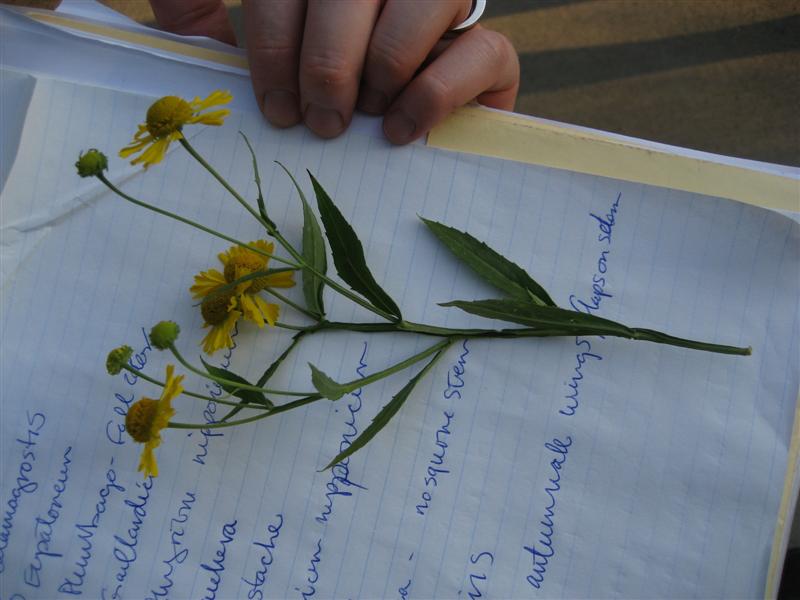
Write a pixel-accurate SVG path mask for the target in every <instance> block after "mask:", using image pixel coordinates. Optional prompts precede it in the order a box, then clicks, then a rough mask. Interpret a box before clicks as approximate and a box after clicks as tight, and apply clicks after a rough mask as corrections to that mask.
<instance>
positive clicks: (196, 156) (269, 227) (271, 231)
mask: <svg viewBox="0 0 800 600" xmlns="http://www.w3.org/2000/svg"><path fill="white" fill-rule="evenodd" d="M179 141H180V143H181V145H182V146H183V147H184V148H186V151H187V152H189V154H191V155H192V156H193V157H194V159H195V160H196V161H197V162H199V163H200V164H201V165H202V166H203V167H204V168H205V169H206V170H207V171H208V172H209V173H211V175H212V176H213V177H214V178H215V179H216V180H217V181H219V183H220V184H221V185H222V187H224V188H225V189H226V190H227V191H228V192H229V193H230V194H231V195H232V196H233V197H234V198H235V199H236V200H237V201H238V202H239V203H240V204H241V205H242V206H244V207H245V209H247V211H248V212H249V213H250V214H251V215H253V217H255V219H256V220H257V221H258V222H259V223H260V224H261V225H262V226H263V227H264V228H265V229H266V230H267V232H268V233H269V234H270V235H272V236H273V237H274V238H275V239H276V240H278V243H279V244H280V245H281V246H283V247H284V249H285V250H286V251H287V252H288V253H289V254H291V256H292V258H294V259H295V260H296V261H297V262H298V263H300V264H301V265H302V267H303V268H304V269H308V271H309V272H311V273H313V274H314V275H316V276H317V277H319V278H321V279H322V280H323V281H325V283H327V284H328V285H329V286H330V287H331V288H332V289H334V290H335V291H337V292H338V293H340V294H342V295H343V296H345V297H347V298H349V299H350V300H352V301H353V302H355V303H356V304H359V305H361V306H363V307H364V308H366V309H367V310H369V311H372V312H374V313H375V314H376V315H378V316H380V317H383V318H384V319H386V320H387V321H393V320H394V319H393V318H392V316H391V315H390V314H388V313H386V312H384V311H382V310H381V309H379V308H377V307H376V306H373V305H372V304H371V303H370V302H367V301H366V300H364V299H363V298H361V297H360V296H358V295H356V294H354V293H353V292H351V291H350V290H348V289H347V288H345V287H342V286H341V285H339V284H338V283H337V282H335V281H334V280H332V279H330V278H329V277H328V276H327V275H325V274H324V273H320V272H319V271H317V270H316V269H314V268H313V267H312V266H311V265H309V264H308V263H307V262H306V260H305V259H304V258H303V255H302V254H301V253H300V252H298V251H297V250H296V249H295V247H294V246H292V245H291V244H290V243H289V242H288V241H287V240H286V238H285V237H283V235H281V233H280V232H279V231H278V230H277V229H276V228H275V227H274V226H272V224H271V223H268V222H267V221H265V220H264V219H263V218H262V217H261V215H260V214H259V213H258V212H257V211H256V210H255V209H254V208H253V207H252V206H250V204H249V203H248V202H247V200H245V199H244V198H242V196H241V195H240V194H239V192H237V191H236V190H235V189H233V186H231V184H229V183H228V182H227V180H226V179H225V178H224V177H223V176H222V175H220V174H219V173H217V171H216V170H215V169H214V168H213V167H212V166H211V165H210V164H208V163H207V162H206V160H205V159H204V158H203V157H202V156H200V154H198V153H197V151H196V150H195V149H194V148H193V147H192V145H191V144H190V143H189V141H188V140H187V139H186V138H185V137H182V138H181V139H180V140H179ZM287 264H289V263H288V262H287Z"/></svg>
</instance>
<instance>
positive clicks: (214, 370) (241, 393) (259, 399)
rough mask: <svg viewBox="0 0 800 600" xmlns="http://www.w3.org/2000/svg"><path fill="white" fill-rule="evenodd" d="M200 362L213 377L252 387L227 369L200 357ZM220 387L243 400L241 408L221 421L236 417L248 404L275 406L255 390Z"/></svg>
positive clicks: (238, 407)
mask: <svg viewBox="0 0 800 600" xmlns="http://www.w3.org/2000/svg"><path fill="white" fill-rule="evenodd" d="M200 360H201V362H202V363H203V366H204V367H205V368H206V371H208V372H209V373H210V374H211V375H214V376H215V377H221V378H222V379H229V380H231V381H236V382H239V383H243V384H245V385H251V384H250V382H249V381H247V380H246V379H244V378H243V377H240V376H239V375H237V374H236V373H231V372H230V371H228V370H227V369H223V368H221V367H215V366H213V365H210V364H208V363H207V362H206V361H205V360H204V359H203V358H202V357H200ZM219 386H220V387H221V388H222V389H223V390H225V391H226V392H228V393H229V394H232V395H233V396H235V397H236V398H239V400H241V402H240V403H239V406H237V407H235V408H233V409H232V410H231V411H230V412H229V413H228V414H226V415H225V416H224V417H223V418H222V419H221V421H225V420H227V419H230V418H231V417H232V416H234V415H235V414H236V413H238V412H239V411H240V410H242V409H243V408H244V407H245V406H244V405H246V404H260V405H261V406H266V407H267V408H272V407H273V406H274V405H273V404H272V401H271V400H270V399H269V398H267V397H266V396H265V395H264V394H262V393H261V392H256V391H254V390H242V389H239V388H237V387H236V386H235V385H231V384H228V383H220V384H219Z"/></svg>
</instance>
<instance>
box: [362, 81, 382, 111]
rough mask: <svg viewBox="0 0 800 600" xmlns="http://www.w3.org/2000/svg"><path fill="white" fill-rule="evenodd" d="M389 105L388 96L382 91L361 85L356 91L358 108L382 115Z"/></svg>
mask: <svg viewBox="0 0 800 600" xmlns="http://www.w3.org/2000/svg"><path fill="white" fill-rule="evenodd" d="M388 106H389V98H388V97H387V96H386V94H384V93H383V92H380V91H378V90H375V89H372V88H371V87H367V86H361V89H360V90H359V92H358V110H361V111H364V112H365V113H370V114H373V115H382V114H383V113H384V112H386V108H387V107H388Z"/></svg>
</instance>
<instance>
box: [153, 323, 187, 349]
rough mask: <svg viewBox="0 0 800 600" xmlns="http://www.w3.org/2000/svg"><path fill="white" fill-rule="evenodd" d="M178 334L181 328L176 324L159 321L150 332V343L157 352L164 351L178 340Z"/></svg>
mask: <svg viewBox="0 0 800 600" xmlns="http://www.w3.org/2000/svg"><path fill="white" fill-rule="evenodd" d="M180 332H181V328H180V327H178V324H177V323H173V322H172V321H161V322H160V323H156V324H155V325H154V326H153V328H152V329H151V330H150V343H152V344H153V346H155V347H156V348H158V349H159V350H166V349H167V348H169V347H170V346H171V345H172V344H173V343H174V342H175V340H177V339H178V334H179V333H180Z"/></svg>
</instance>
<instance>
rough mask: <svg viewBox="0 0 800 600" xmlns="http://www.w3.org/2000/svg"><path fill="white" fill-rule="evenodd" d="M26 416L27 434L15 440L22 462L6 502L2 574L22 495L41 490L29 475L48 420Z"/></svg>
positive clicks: (0, 530) (0, 542)
mask: <svg viewBox="0 0 800 600" xmlns="http://www.w3.org/2000/svg"><path fill="white" fill-rule="evenodd" d="M25 415H26V417H27V423H28V425H27V427H26V431H25V434H24V435H23V436H21V437H18V438H16V440H15V441H16V442H17V443H18V444H20V446H21V450H22V460H21V461H20V463H19V466H18V467H17V479H16V481H15V483H14V487H13V488H11V497H10V498H9V499H8V500H7V501H6V507H7V508H6V509H5V513H4V514H3V523H2V525H0V573H2V572H3V571H5V570H6V562H5V557H6V548H8V540H9V539H10V537H11V530H12V529H13V527H14V517H15V516H16V514H17V510H18V509H19V503H20V500H21V499H22V494H32V493H33V492H35V491H36V490H37V489H38V488H39V483H38V482H36V481H34V480H33V479H31V478H30V477H29V473H30V472H31V471H33V465H34V463H35V462H36V450H35V449H34V447H35V446H36V444H37V441H36V438H38V437H39V432H40V431H41V429H42V427H44V424H45V422H46V421H47V419H46V418H45V416H44V414H42V413H40V412H37V413H33V414H31V412H30V411H25Z"/></svg>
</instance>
